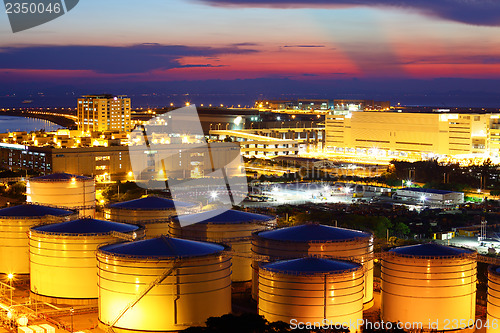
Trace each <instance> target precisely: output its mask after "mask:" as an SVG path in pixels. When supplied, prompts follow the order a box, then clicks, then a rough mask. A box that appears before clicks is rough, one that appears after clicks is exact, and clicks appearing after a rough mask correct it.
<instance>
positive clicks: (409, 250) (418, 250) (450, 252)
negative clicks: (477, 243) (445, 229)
mask: <svg viewBox="0 0 500 333" xmlns="http://www.w3.org/2000/svg"><path fill="white" fill-rule="evenodd" d="M389 252H392V253H394V254H399V255H404V256H416V257H419V256H422V257H451V256H460V255H463V254H470V253H474V251H472V250H469V249H462V248H458V247H451V246H446V245H440V244H435V243H426V244H418V245H409V246H401V247H397V248H394V249H391V250H389Z"/></svg>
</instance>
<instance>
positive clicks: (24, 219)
mask: <svg viewBox="0 0 500 333" xmlns="http://www.w3.org/2000/svg"><path fill="white" fill-rule="evenodd" d="M76 218H78V214H77V213H76V212H74V211H69V210H64V209H59V208H52V207H46V206H40V205H19V206H13V207H8V208H4V209H0V273H4V274H29V272H30V267H29V266H30V261H29V247H28V230H29V228H30V227H33V226H37V225H42V224H51V223H59V222H64V221H68V220H71V219H76Z"/></svg>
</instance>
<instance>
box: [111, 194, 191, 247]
mask: <svg viewBox="0 0 500 333" xmlns="http://www.w3.org/2000/svg"><path fill="white" fill-rule="evenodd" d="M199 208H200V205H198V204H194V203H190V202H183V201H176V200H171V199H166V198H161V197H157V196H148V197H144V198H140V199H135V200H130V201H124V202H118V203H115V204H111V205H109V206H108V207H107V209H106V212H105V217H106V219H109V220H111V221H118V222H126V223H135V224H141V225H143V226H144V227H145V228H146V237H148V238H154V237H157V236H160V235H168V233H169V222H170V217H171V216H173V215H177V214H179V215H180V214H186V213H192V212H198V211H199Z"/></svg>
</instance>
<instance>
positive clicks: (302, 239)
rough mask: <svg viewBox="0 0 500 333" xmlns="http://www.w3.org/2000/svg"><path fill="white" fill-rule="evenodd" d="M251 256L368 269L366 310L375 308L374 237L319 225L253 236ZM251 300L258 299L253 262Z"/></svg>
mask: <svg viewBox="0 0 500 333" xmlns="http://www.w3.org/2000/svg"><path fill="white" fill-rule="evenodd" d="M252 253H253V254H254V255H255V256H256V257H258V256H264V258H265V257H266V256H268V257H269V259H270V260H278V259H291V258H300V257H305V256H319V257H321V256H323V257H333V258H339V259H347V260H354V261H356V262H359V263H361V264H362V265H363V268H364V270H365V288H364V299H363V302H364V303H365V308H369V307H371V306H372V305H373V235H372V234H370V233H366V232H362V231H358V230H350V229H343V228H337V227H332V226H327V225H321V224H316V223H308V224H302V225H298V226H294V227H288V228H281V229H275V230H269V231H260V232H257V233H254V234H253V239H252ZM252 267H253V278H252V297H253V298H254V299H255V300H257V299H258V278H259V275H258V265H257V260H254V261H253V263H252Z"/></svg>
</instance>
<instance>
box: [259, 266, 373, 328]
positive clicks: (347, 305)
mask: <svg viewBox="0 0 500 333" xmlns="http://www.w3.org/2000/svg"><path fill="white" fill-rule="evenodd" d="M299 274H300V273H299ZM363 286H364V278H363V269H362V268H360V269H358V270H356V271H353V272H349V273H341V274H329V275H325V274H314V275H308V274H302V275H289V274H283V273H277V272H271V271H268V270H266V269H265V268H264V269H260V270H259V303H258V304H259V314H260V315H262V316H264V318H266V319H267V320H269V321H271V322H273V321H278V320H281V321H283V322H285V323H290V321H291V320H292V319H295V320H297V322H303V323H306V322H310V323H314V322H317V323H321V324H323V319H326V320H327V321H328V324H329V325H335V324H338V325H342V323H349V325H348V326H349V329H350V331H351V332H360V331H361V327H360V326H358V325H357V324H358V323H361V321H362V319H363V294H364V293H363V289H364V288H363Z"/></svg>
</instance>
